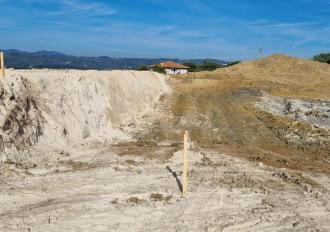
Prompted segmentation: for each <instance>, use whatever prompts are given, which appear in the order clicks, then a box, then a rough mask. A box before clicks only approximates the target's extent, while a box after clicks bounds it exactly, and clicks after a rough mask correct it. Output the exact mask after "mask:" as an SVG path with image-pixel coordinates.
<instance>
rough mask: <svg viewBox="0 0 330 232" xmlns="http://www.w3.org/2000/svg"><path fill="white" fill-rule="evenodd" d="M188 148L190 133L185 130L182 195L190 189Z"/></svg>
mask: <svg viewBox="0 0 330 232" xmlns="http://www.w3.org/2000/svg"><path fill="white" fill-rule="evenodd" d="M188 149H189V135H188V131H185V133H184V136H183V165H182V166H183V167H182V195H183V196H186V195H187V191H188Z"/></svg>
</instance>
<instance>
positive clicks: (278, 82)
mask: <svg viewBox="0 0 330 232" xmlns="http://www.w3.org/2000/svg"><path fill="white" fill-rule="evenodd" d="M183 78H203V79H205V78H206V79H227V80H225V81H226V82H227V85H228V86H229V85H230V86H239V87H253V88H257V89H259V90H264V91H267V92H269V93H271V94H273V95H278V96H288V97H301V98H308V99H310V100H317V99H330V91H329V89H330V65H328V64H323V63H320V62H315V61H310V60H304V59H299V58H295V57H290V56H286V55H278V54H276V55H272V56H269V57H266V58H264V59H261V60H256V61H246V62H242V63H240V64H237V65H234V66H231V67H228V68H222V69H218V70H215V71H213V72H201V73H190V74H188V75H186V76H183ZM228 79H229V80H228Z"/></svg>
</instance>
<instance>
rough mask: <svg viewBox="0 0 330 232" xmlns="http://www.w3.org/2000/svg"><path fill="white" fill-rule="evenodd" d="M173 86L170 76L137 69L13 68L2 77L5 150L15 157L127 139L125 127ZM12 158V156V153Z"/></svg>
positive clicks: (0, 145) (0, 130) (1, 148)
mask: <svg viewBox="0 0 330 232" xmlns="http://www.w3.org/2000/svg"><path fill="white" fill-rule="evenodd" d="M167 91H168V86H167V84H166V83H165V76H163V75H161V74H157V73H153V72H134V71H111V72H110V71H78V70H76V71H74V70H69V71H64V70H58V71H55V70H20V71H18V70H8V72H7V77H6V78H4V79H1V80H0V100H1V101H0V152H1V153H4V154H5V155H6V156H7V158H8V157H10V159H11V161H10V162H12V161H14V162H18V161H22V160H24V159H27V160H28V159H31V157H29V156H30V155H31V149H32V147H36V149H35V152H36V153H40V156H45V153H47V152H52V151H57V152H59V153H61V154H66V153H67V152H68V151H70V150H71V149H74V147H75V146H77V147H79V146H81V144H95V143H97V142H101V143H105V142H108V141H111V140H113V139H115V138H126V137H127V135H125V134H124V133H123V132H122V131H121V130H120V127H121V126H122V125H124V124H127V123H129V122H132V121H134V120H136V119H138V118H139V117H141V116H142V115H143V114H144V113H146V112H147V111H149V110H150V109H151V106H152V105H153V104H154V103H155V102H156V101H158V99H159V97H160V96H161V95H162V94H163V93H164V92H167ZM8 159H9V158H8Z"/></svg>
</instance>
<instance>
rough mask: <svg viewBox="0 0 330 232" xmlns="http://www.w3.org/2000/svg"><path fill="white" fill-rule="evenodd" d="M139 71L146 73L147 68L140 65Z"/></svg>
mask: <svg viewBox="0 0 330 232" xmlns="http://www.w3.org/2000/svg"><path fill="white" fill-rule="evenodd" d="M139 70H140V71H147V70H149V68H148V67H147V66H146V65H142V66H141V67H140V68H139Z"/></svg>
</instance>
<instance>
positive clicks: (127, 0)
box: [0, 0, 330, 60]
mask: <svg viewBox="0 0 330 232" xmlns="http://www.w3.org/2000/svg"><path fill="white" fill-rule="evenodd" d="M0 9H1V14H0V48H2V49H19V50H24V51H39V50H49V51H59V52H63V53H66V54H72V55H79V56H111V57H144V58H159V57H166V58H182V59H189V58H217V59H224V60H246V59H254V58H256V57H258V52H259V49H260V48H262V49H263V50H264V53H265V55H270V54H273V53H285V54H288V55H293V56H298V57H304V58H310V57H312V56H313V55H315V54H317V53H320V52H330V39H329V38H330V0H230V1H229V0H227V1H226V0H222V1H220V0H108V1H106V0H94V1H87V0H0Z"/></svg>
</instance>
